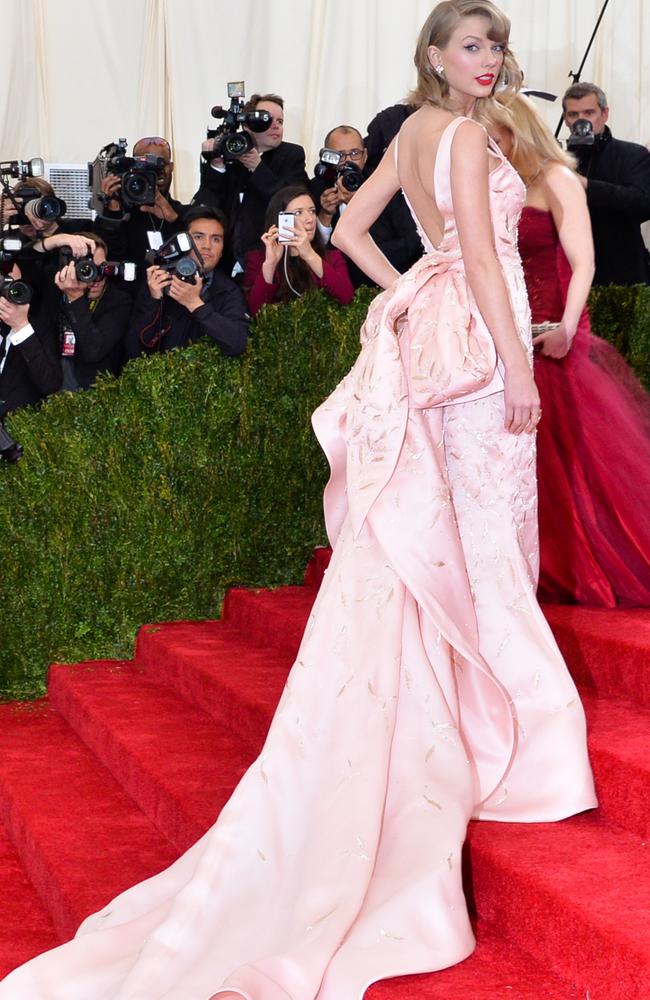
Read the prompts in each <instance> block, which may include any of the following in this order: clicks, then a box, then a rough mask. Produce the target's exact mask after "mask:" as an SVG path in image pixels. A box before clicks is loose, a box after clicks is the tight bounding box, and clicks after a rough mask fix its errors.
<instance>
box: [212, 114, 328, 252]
mask: <svg viewBox="0 0 650 1000" xmlns="http://www.w3.org/2000/svg"><path fill="white" fill-rule="evenodd" d="M246 111H268V112H269V114H270V115H271V124H270V126H269V128H268V129H267V130H266V131H265V132H257V133H255V135H254V136H253V138H254V140H255V147H254V148H253V149H251V150H250V152H248V153H245V154H244V155H243V156H240V157H239V158H238V159H236V160H224V159H223V158H221V157H217V158H213V159H212V160H210V162H208V161H207V160H205V159H203V161H202V163H201V186H200V187H199V189H198V191H197V192H196V194H195V195H194V198H193V199H192V204H193V205H209V206H212V207H215V208H219V209H221V211H222V212H224V214H225V216H226V218H227V219H228V223H229V227H230V228H229V232H228V234H227V236H228V245H229V247H230V248H231V249H230V252H229V253H228V254H227V255H226V259H225V264H226V267H227V268H230V267H231V266H232V264H234V263H236V264H238V265H239V267H238V268H237V270H239V269H243V266H244V257H245V256H246V253H247V252H248V251H249V250H253V249H256V248H257V246H258V244H259V241H260V238H261V236H262V233H263V232H264V215H265V213H266V208H267V206H268V203H269V201H270V200H271V197H272V195H274V194H275V192H276V191H279V190H280V188H283V187H286V186H287V185H288V184H305V185H307V183H308V179H307V174H306V172H305V151H304V149H303V148H302V146H297V145H295V144H294V143H292V142H284V141H283V138H282V136H283V133H284V101H283V100H282V98H281V97H278V95H277V94H263V95H261V94H254V95H253V96H252V97H251V99H250V100H249V101H248V103H247V104H246ZM213 147H214V140H213V139H208V140H206V142H204V143H203V150H204V152H206V153H208V154H209V153H210V152H211V151H212V149H213Z"/></svg>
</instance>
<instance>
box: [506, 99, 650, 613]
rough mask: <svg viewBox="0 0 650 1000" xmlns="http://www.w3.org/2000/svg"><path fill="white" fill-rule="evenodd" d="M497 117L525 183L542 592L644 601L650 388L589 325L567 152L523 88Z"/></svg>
mask: <svg viewBox="0 0 650 1000" xmlns="http://www.w3.org/2000/svg"><path fill="white" fill-rule="evenodd" d="M496 119H497V120H496V121H495V122H490V125H489V130H490V132H491V133H492V135H493V137H494V138H495V139H496V140H497V142H499V144H500V145H501V147H502V149H503V151H504V152H505V153H506V155H507V156H508V157H509V159H510V160H511V161H512V163H513V164H514V166H515V167H516V168H517V170H518V171H519V173H520V174H521V176H522V177H523V179H524V181H525V182H526V185H527V198H526V205H525V207H524V209H523V212H522V216H521V220H520V224H519V252H520V254H521V258H522V262H523V266H524V274H525V278H526V286H527V288H528V296H529V300H530V306H531V312H532V320H533V324H534V326H533V332H534V333H535V332H536V333H537V336H536V337H535V338H534V340H533V344H535V348H536V353H535V381H536V382H537V386H538V389H539V393H540V397H541V401H542V412H543V417H542V420H541V422H540V425H539V428H538V432H537V433H538V436H537V449H538V454H537V468H538V480H539V531H540V549H541V572H540V584H539V591H538V596H539V597H540V599H541V600H546V601H558V602H577V603H579V604H591V605H597V606H600V607H609V608H611V607H616V606H617V605H627V606H634V605H642V606H650V513H649V510H648V504H649V498H650V396H649V395H648V393H646V392H645V390H644V389H643V387H642V386H641V384H640V383H639V381H638V380H637V379H636V377H635V375H634V374H633V372H632V371H631V370H630V368H629V367H628V365H627V364H626V363H625V361H624V360H623V359H622V358H621V356H620V355H619V354H618V352H617V351H616V350H615V349H614V348H613V347H612V346H611V345H610V344H608V343H607V342H606V341H604V340H602V339H601V338H600V337H595V336H594V335H593V334H592V332H591V327H590V323H589V314H588V312H587V309H586V306H585V303H586V300H587V295H588V293H589V287H590V284H591V279H592V276H593V247H592V244H591V226H590V220H589V213H588V210H587V204H586V197H585V194H584V190H583V188H582V185H581V184H580V181H579V179H578V177H577V176H576V175H575V173H574V171H573V169H572V167H573V164H572V160H571V158H570V157H569V156H568V155H567V154H565V153H564V152H563V151H562V150H561V149H560V148H559V146H558V145H557V143H556V142H555V140H554V138H553V136H552V135H551V132H550V131H549V129H548V128H547V126H546V124H545V123H544V121H543V119H542V118H541V116H540V115H539V113H538V112H537V110H536V108H535V107H534V105H533V104H532V103H531V101H530V100H528V99H527V98H525V97H523V96H521V95H517V96H516V97H515V98H514V99H512V100H510V101H509V102H508V103H507V105H505V104H500V105H497V109H496ZM544 326H546V327H547V329H544ZM536 327H537V329H536ZM540 327H541V329H540Z"/></svg>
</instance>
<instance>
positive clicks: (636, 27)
mask: <svg viewBox="0 0 650 1000" xmlns="http://www.w3.org/2000/svg"><path fill="white" fill-rule="evenodd" d="M602 5H603V0H502V6H503V7H504V9H505V10H506V11H507V12H508V14H509V16H510V17H511V19H512V25H513V30H512V37H511V41H512V45H513V47H514V49H515V52H516V54H517V56H518V58H519V61H520V63H521V65H522V67H523V69H524V71H525V76H526V82H527V84H528V85H529V86H531V87H532V86H534V87H536V88H539V89H543V90H548V91H551V92H552V93H556V94H561V93H562V92H563V91H564V90H565V88H566V87H567V86H568V85H569V83H570V80H569V78H568V73H569V71H570V70H577V68H578V65H579V62H580V59H581V58H582V54H583V52H584V49H585V47H586V45H587V42H588V40H589V37H590V35H591V32H592V30H593V26H594V24H595V22H596V18H597V16H598V13H599V11H600V10H601V8H602ZM431 6H432V4H431V3H430V2H423V0H110V3H107V2H106V0H0V11H1V15H2V27H3V59H2V63H1V64H0V107H1V109H2V112H3V115H2V126H1V136H0V159H3V160H6V159H12V158H22V159H25V158H28V157H30V156H37V155H40V156H43V157H44V158H45V159H47V160H50V161H54V162H64V163H85V162H86V161H87V160H92V159H94V157H95V155H96V153H97V151H98V150H99V148H100V147H101V146H103V145H105V144H106V143H107V142H108V141H109V140H112V139H117V138H119V137H120V136H125V137H126V138H128V140H129V143H133V142H134V141H135V140H136V139H137V138H139V137H140V136H145V135H163V136H165V137H167V138H169V139H170V141H171V143H172V146H173V148H174V154H175V162H176V180H175V193H176V195H177V196H178V197H180V198H181V199H182V200H189V198H190V197H191V195H192V194H193V192H194V190H195V189H196V187H197V180H198V150H199V149H200V144H201V141H202V139H203V138H205V129H206V126H207V125H208V124H209V123H210V109H211V107H212V105H214V104H226V103H227V97H226V84H227V82H228V81H229V80H241V79H244V80H245V81H246V88H247V93H248V94H251V93H253V92H254V91H262V92H265V91H274V92H276V93H279V94H282V95H283V97H284V98H285V101H286V107H285V112H286V123H285V137H286V138H287V139H289V140H292V141H294V142H299V143H301V144H302V145H304V147H305V149H306V150H307V163H308V168H309V170H311V167H312V166H313V164H314V162H315V159H316V156H317V153H318V149H319V148H320V146H321V144H322V140H323V137H324V135H325V133H326V132H327V131H328V130H329V129H330V128H331V127H332V126H334V125H337V124H341V123H343V122H346V123H348V124H352V125H356V126H357V127H358V128H359V129H360V130H361V131H362V132H364V131H365V128H366V125H367V124H368V122H369V121H370V119H371V118H372V117H373V115H374V114H375V113H376V112H377V111H378V110H380V109H381V108H383V107H386V106H387V105H389V104H393V103H395V102H396V101H398V100H400V99H402V98H403V97H404V96H405V95H406V93H407V92H408V90H409V88H410V87H411V86H412V84H413V82H414V70H413V62H412V57H413V50H414V47H415V39H416V36H417V33H418V30H419V28H420V26H421V24H422V22H423V20H424V18H425V17H426V15H427V14H428V12H429V10H430V9H431ZM644 8H645V9H644ZM582 79H583V80H593V81H595V82H596V83H598V84H600V86H602V87H603V88H604V90H605V91H606V93H607V95H608V98H609V103H610V107H611V109H612V110H611V119H610V124H611V126H612V130H613V131H614V133H615V135H617V136H618V137H619V138H622V139H631V140H633V141H636V142H643V143H646V142H648V141H649V140H650V4H649V3H647V2H646V3H644V0H610V5H609V8H608V11H607V13H606V15H605V18H604V20H603V23H602V25H601V28H600V31H599V34H598V38H597V41H596V44H595V46H594V48H593V50H592V54H591V56H590V58H589V59H588V61H587V64H586V66H585V68H584V70H583V73H582ZM540 105H541V106H542V107H543V111H544V114H545V117H546V118H547V120H548V122H549V124H551V125H552V127H553V128H555V125H556V124H557V121H558V119H559V114H560V108H559V104H558V103H556V104H555V105H546V104H545V102H540ZM212 123H213V124H214V122H212Z"/></svg>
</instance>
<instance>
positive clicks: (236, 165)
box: [0, 84, 650, 460]
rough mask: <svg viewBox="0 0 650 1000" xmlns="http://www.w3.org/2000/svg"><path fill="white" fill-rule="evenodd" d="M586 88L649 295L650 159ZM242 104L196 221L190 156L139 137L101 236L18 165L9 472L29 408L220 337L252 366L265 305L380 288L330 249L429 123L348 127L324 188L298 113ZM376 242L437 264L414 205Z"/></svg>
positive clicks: (587, 169)
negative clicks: (379, 173)
mask: <svg viewBox="0 0 650 1000" xmlns="http://www.w3.org/2000/svg"><path fill="white" fill-rule="evenodd" d="M578 87H579V88H582V90H580V92H579V93H578V92H576V93H571V92H570V91H569V92H567V95H565V103H564V108H565V114H566V121H567V124H568V125H569V126H570V128H571V131H572V139H573V141H574V146H575V149H574V151H575V152H577V153H578V159H579V167H578V169H579V171H580V173H581V174H582V175H583V176H584V183H585V187H586V188H587V194H588V199H589V202H590V208H591V209H592V216H594V215H595V219H594V220H593V221H594V223H596V222H597V223H598V225H596V224H595V225H594V232H595V235H596V233H597V229H598V227H599V228H600V229H602V231H603V237H602V242H603V248H602V249H603V253H605V252H606V246H605V245H606V244H607V242H608V225H609V226H611V225H616V226H617V227H618V228H619V229H620V226H621V225H622V220H623V221H625V219H627V222H628V228H630V225H631V229H630V233H631V234H632V236H633V239H632V243H633V244H634V246H635V247H636V248H637V255H636V256H637V260H636V264H635V267H632V269H631V271H630V278H631V280H630V281H629V282H626V275H625V274H623V273H620V274H619V273H618V272H617V274H616V281H617V283H634V282H636V281H639V280H648V279H649V277H650V273H649V272H648V269H647V254H646V253H645V250H643V251H641V249H640V248H639V241H640V236H639V232H638V231H639V227H640V223H641V222H642V221H645V219H647V218H648V217H650V153H648V152H647V151H646V150H644V148H643V147H641V146H635V145H634V144H631V143H622V142H620V141H619V140H613V139H612V138H611V133H610V132H609V129H608V128H606V126H605V122H606V120H607V114H608V109H607V108H606V98H605V95H604V94H603V93H602V91H600V90H599V88H597V87H595V86H594V85H591V84H580V85H578ZM585 88H586V89H585ZM573 90H574V91H575V87H574V88H573ZM229 97H230V105H229V107H227V108H225V109H224V108H221V107H215V108H213V111H212V113H213V115H214V117H215V118H218V119H219V120H220V124H219V125H218V127H216V128H215V129H214V130H209V131H208V138H207V139H206V141H205V142H204V143H203V147H202V150H201V175H200V187H199V189H198V191H197V192H196V194H195V196H194V198H193V199H192V202H191V204H190V205H183V204H181V203H179V202H178V201H176V200H175V199H173V198H172V197H171V195H170V189H171V183H172V178H173V166H174V165H173V158H172V150H171V147H170V145H169V142H168V141H167V140H166V139H164V138H163V137H161V136H148V137H143V138H141V139H139V140H138V141H137V142H136V143H135V145H134V147H133V150H132V153H131V155H128V151H127V147H126V143H125V141H124V140H120V141H119V142H114V143H109V144H108V145H107V146H106V147H104V149H102V150H101V152H100V153H99V155H98V157H97V158H96V159H95V161H94V162H93V164H91V165H90V166H89V189H90V191H91V204H92V207H93V208H94V209H95V218H94V219H93V220H92V221H91V220H90V219H71V218H69V217H68V216H67V215H66V211H65V204H64V203H63V202H62V201H61V200H60V199H59V198H58V197H57V196H56V193H55V192H54V190H53V189H52V188H51V187H50V185H49V184H48V183H47V182H46V181H45V180H44V179H43V176H42V174H43V163H42V161H39V160H32V161H29V162H21V161H6V162H2V163H0V182H1V183H2V189H3V193H2V202H1V205H0V230H1V233H0V457H3V458H5V459H8V460H14V459H16V458H17V457H19V455H20V448H19V446H18V445H16V444H15V443H14V442H13V441H12V439H11V438H9V437H8V435H7V433H6V430H5V428H4V427H3V425H2V420H3V418H4V416H5V415H6V414H7V413H9V412H10V411H12V410H14V409H16V408H17V407H20V406H25V405H29V404H32V403H36V402H38V401H39V400H41V399H43V398H44V397H45V396H47V395H50V394H52V393H54V392H57V391H60V390H72V391H76V390H79V389H86V388H88V387H89V386H91V385H92V384H93V382H94V381H95V379H96V378H97V376H98V375H99V374H101V373H104V372H110V373H113V374H119V372H120V370H121V368H122V367H123V365H124V364H125V363H126V361H128V360H129V359H131V358H135V357H137V356H138V355H141V354H150V353H154V352H160V351H166V350H169V349H171V348H175V347H182V346H184V345H186V344H189V343H191V342H193V341H195V340H197V339H199V338H200V337H204V336H207V337H209V338H210V339H211V340H213V341H214V343H215V344H216V345H217V346H218V347H219V348H220V350H221V351H222V352H223V353H224V354H225V355H228V356H236V355H239V354H241V353H242V352H243V351H244V350H245V348H246V344H247V340H248V336H249V324H250V317H251V315H254V314H255V313H256V312H257V311H258V310H259V309H260V308H261V307H262V306H263V305H264V304H266V303H272V302H281V301H286V300H288V299H290V298H292V297H294V296H300V295H302V294H303V293H304V292H305V291H307V290H309V289H311V288H322V289H323V290H324V291H325V292H326V293H327V294H329V295H331V296H332V297H333V298H334V299H335V300H337V301H338V302H340V303H342V304H346V303H348V302H349V301H350V300H351V299H352V297H353V295H354V291H355V288H358V287H359V286H360V285H362V284H366V283H367V284H370V283H371V282H370V281H369V279H368V278H367V277H366V276H365V275H364V274H363V273H362V272H361V271H360V270H359V269H358V268H357V267H356V266H355V265H354V264H353V263H352V262H351V261H349V260H347V259H346V258H345V257H344V255H343V254H342V253H340V252H339V251H338V250H336V249H335V248H334V247H333V246H332V245H331V243H330V236H331V233H332V231H333V229H334V228H335V226H336V224H337V222H338V220H339V219H340V217H341V215H342V213H343V212H345V210H346V207H347V205H348V204H349V203H350V201H351V200H352V198H354V195H355V192H356V191H357V190H358V189H359V187H360V186H361V184H362V182H363V180H364V179H365V178H366V177H367V176H368V175H369V174H370V173H371V172H372V170H373V169H374V168H375V167H376V166H377V164H378V162H379V160H380V159H381V156H382V155H383V153H384V151H385V149H386V148H387V146H388V144H389V143H390V141H391V139H392V138H393V136H394V135H395V134H396V133H397V131H398V130H399V128H400V126H401V124H402V122H403V121H404V119H405V118H406V117H407V116H408V115H409V114H410V113H411V111H412V110H413V109H412V108H410V107H409V106H408V105H406V104H398V105H394V106H393V107H391V108H387V109H385V110H384V111H382V112H380V113H379V114H378V115H377V116H376V117H375V118H374V119H373V121H372V122H371V123H370V125H369V126H368V133H367V135H366V137H365V139H364V137H363V136H362V135H361V133H360V132H359V131H358V130H357V129H356V128H355V127H353V126H350V125H337V126H335V127H334V128H332V129H331V130H330V131H329V132H328V134H327V135H326V136H325V139H324V143H323V148H322V149H321V152H320V156H319V161H318V163H317V164H316V167H315V169H314V171H313V176H312V177H311V178H310V177H308V175H307V171H306V164H305V153H304V150H303V148H302V147H301V146H298V145H296V144H294V143H290V142H286V141H285V140H284V134H283V130H284V103H283V100H282V98H281V97H279V96H278V95H277V94H265V95H259V94H256V95H254V96H253V97H252V98H251V99H250V100H249V101H248V102H247V103H244V100H243V91H242V90H241V87H240V85H230V86H229ZM567 97H568V98H569V99H568V102H567V100H566V98H567ZM591 104H594V109H595V110H594V109H592V108H591ZM567 109H569V110H567ZM603 109H604V110H603ZM574 111H577V112H579V114H578V116H577V117H576V115H575V114H574V113H573V112H574ZM601 119H603V120H602V121H601ZM601 126H602V127H601ZM627 147H630V148H629V149H627ZM632 147H633V148H632ZM614 151H616V152H617V159H616V162H615V163H611V164H610V161H612V153H613V152H614ZM641 151H642V152H641ZM623 154H627V156H624V155H623ZM643 154H644V155H643ZM606 160H607V164H606V163H605V161H606ZM632 160H634V163H632V162H631V161H632ZM601 168H603V169H604V172H605V175H606V176H601V174H603V169H601ZM608 171H609V174H608ZM592 189H593V190H592ZM610 202H611V205H610ZM608 219H609V222H608ZM617 232H618V229H617ZM371 234H372V236H373V239H374V240H375V242H376V243H377V244H378V246H379V247H380V249H381V250H382V251H383V253H384V254H385V255H386V257H387V258H388V259H389V260H390V261H391V263H393V265H394V266H395V267H396V268H397V269H398V270H399V271H401V272H403V271H405V270H407V269H408V268H409V267H410V266H411V265H412V264H413V263H414V262H415V261H416V260H417V259H418V258H419V257H420V255H421V253H422V244H421V241H420V238H419V236H418V233H417V230H416V227H415V223H414V222H413V219H412V217H411V213H410V211H409V209H408V207H407V205H406V203H405V201H404V198H403V197H402V195H401V193H398V194H396V195H395V197H394V198H393V199H392V200H391V201H390V202H389V204H388V205H387V206H386V208H385V209H384V211H383V212H382V213H381V215H380V216H379V218H378V219H377V221H376V223H375V224H374V225H373V227H372V230H371ZM619 235H620V234H619ZM616 242H617V245H618V246H619V248H620V246H621V240H620V239H618V240H617V241H616ZM624 242H626V246H627V247H628V248H629V247H630V245H631V244H630V239H628V240H627V241H624ZM596 251H597V255H598V246H597V247H596ZM616 259H617V262H618V263H619V264H620V253H619V254H618V256H617V258H616ZM619 270H620V268H619ZM609 280H610V281H611V280H613V279H612V278H611V277H610V278H609ZM602 283H608V281H607V280H605V281H603V282H602Z"/></svg>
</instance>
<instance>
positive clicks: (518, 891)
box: [469, 814, 650, 1000]
mask: <svg viewBox="0 0 650 1000" xmlns="http://www.w3.org/2000/svg"><path fill="white" fill-rule="evenodd" d="M649 850H650V846H649V845H648V844H646V843H645V842H644V841H642V840H641V839H640V838H638V837H635V836H633V835H631V834H628V833H625V832H624V831H622V830H618V829H615V828H613V827H609V826H607V825H606V824H605V823H604V822H603V821H602V820H601V819H599V818H598V816H597V814H585V815H583V816H578V817H573V818H572V819H569V820H565V821H564V822H562V823H553V824H537V823H535V824H530V825H527V824H498V823H473V824H472V825H471V827H470V833H469V858H470V868H471V876H472V886H473V893H474V898H475V900H476V907H477V911H478V913H479V915H480V917H481V919H482V920H485V921H487V922H488V923H490V924H491V925H492V926H493V927H495V928H496V929H500V930H501V931H502V932H503V934H504V935H506V936H507V937H508V938H509V939H510V940H512V941H513V943H514V944H515V945H517V946H518V947H521V948H523V949H525V950H527V951H529V952H531V953H532V955H533V957H534V958H535V959H536V961H537V962H538V963H539V964H540V965H542V967H544V968H548V969H551V970H553V971H554V972H555V973H556V974H558V975H561V976H562V977H564V978H566V979H568V980H570V981H571V982H576V983H577V984H578V986H580V987H581V988H582V989H583V990H585V991H588V995H589V997H590V998H591V1000H629V998H631V997H644V996H648V995H650V992H649V989H648V988H649V985H650V925H649V924H648V912H650V884H649V883H648V877H647V872H648V851H649Z"/></svg>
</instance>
